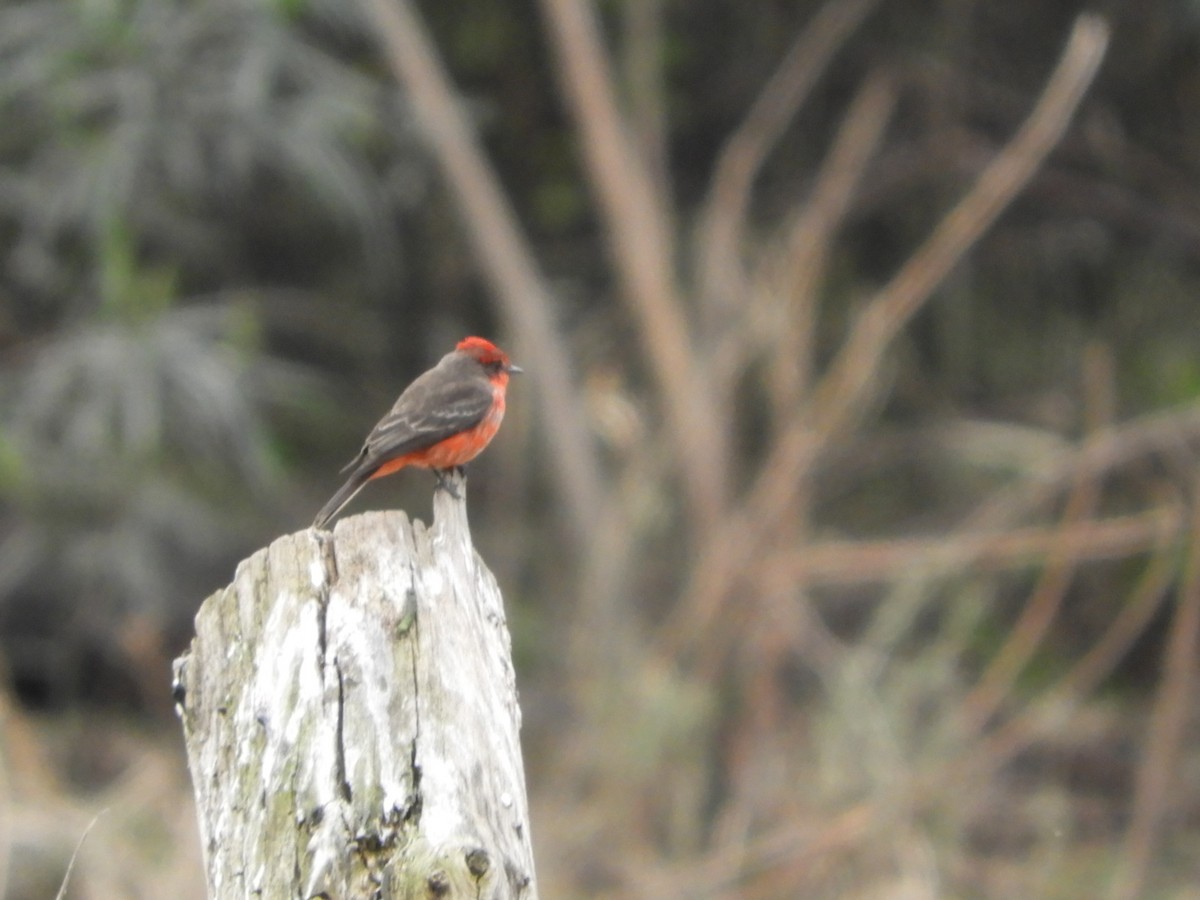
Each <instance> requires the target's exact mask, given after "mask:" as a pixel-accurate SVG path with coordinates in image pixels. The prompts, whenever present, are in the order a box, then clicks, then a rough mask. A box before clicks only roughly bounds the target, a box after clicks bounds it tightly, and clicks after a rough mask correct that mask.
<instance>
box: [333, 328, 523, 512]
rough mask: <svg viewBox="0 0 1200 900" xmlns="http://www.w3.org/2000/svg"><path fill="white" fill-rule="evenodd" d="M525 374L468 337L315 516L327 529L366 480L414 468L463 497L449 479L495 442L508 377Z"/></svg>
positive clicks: (411, 395) (407, 394) (413, 388)
mask: <svg viewBox="0 0 1200 900" xmlns="http://www.w3.org/2000/svg"><path fill="white" fill-rule="evenodd" d="M522 371H523V370H522V369H521V367H520V366H515V365H513V363H512V360H511V359H509V357H508V354H507V353H505V352H504V351H503V350H501V349H500V348H499V347H497V346H496V345H495V344H493V343H492V342H491V341H489V340H487V339H485V338H481V337H474V336H472V337H466V338H463V339H462V340H461V341H459V342H458V344H457V345H455V348H454V349H453V350H452V351H451V352H449V353H447V354H446V355H445V356H443V357H442V358H441V360H439V361H438V364H437V365H436V366H434V367H433V368H432V369H430V370H429V371H427V372H425V373H423V374H421V375H420V376H418V377H417V379H416V380H415V381H413V383H412V384H410V385H409V386H408V387H407V388H405V389H404V391H403V393H401V394H400V398H399V399H398V400H397V401H396V403H395V404H394V405H393V406H392V408H391V410H390V411H389V412H388V413H387V415H385V416H384V417H383V418H382V419H380V420H379V422H378V423H377V424H376V425H375V427H374V428H372V429H371V433H370V434H368V435H367V439H366V441H365V442H364V443H363V446H362V449H361V450H359V451H358V455H357V456H356V457H354V459H352V460H351V461H350V463H349V464H348V465H347V466H345V468H343V469H342V471H343V472H346V471H349V472H350V477H349V478H347V479H346V483H345V484H343V485H342V486H341V487H340V488H339V489H338V491H337V493H335V494H334V495H333V496H332V497H331V498H330V499H329V502H328V503H326V504H325V505H324V506H323V507H321V511H320V512H319V513H317V517H316V519H314V520H313V525H312V527H313V528H315V529H323V528H324V527H325V526H326V525H327V524H328V523H329V521H330V520H331V519H332V518H333V517H334V516H336V515H337V514H338V513H339V512H341V510H342V508H343V507H344V506H345V505H346V504H347V503H349V502H350V501H351V500H352V499H353V498H354V496H355V495H356V494H357V493H358V492H359V491H361V490H362V489H363V487H364V486H365V485H366V483H367V482H368V481H371V480H372V479H375V478H382V477H383V476H384V475H391V474H392V473H393V472H399V471H400V470H401V469H404V468H407V467H409V466H416V467H418V468H422V469H432V470H433V473H434V476H435V477H436V478H437V487H441V488H444V489H445V490H447V491H448V492H449V493H451V494H452V495H453V496H455V497H457V496H458V495H457V492H456V491H455V489H454V486H453V485H451V484H450V483H449V482H448V481H447V480H446V475H447V473H448V472H450V471H453V470H461V469H462V467H463V466H465V465H466V464H467V463H468V462H470V461H471V460H473V459H474V458H475V457H476V456H478V455H479V454H480V453H481V452H482V451H483V449H484V448H485V447H486V446H487V445H488V444H489V443H491V440H492V438H494V437H495V436H496V432H497V431H498V430H499V428H500V423H501V421H502V420H503V419H504V405H505V399H504V395H505V390H506V389H507V388H508V378H509V376H510V375H515V374H518V373H520V372H522Z"/></svg>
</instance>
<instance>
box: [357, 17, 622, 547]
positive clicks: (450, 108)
mask: <svg viewBox="0 0 1200 900" xmlns="http://www.w3.org/2000/svg"><path fill="white" fill-rule="evenodd" d="M367 5H368V7H369V9H370V12H371V14H372V16H373V18H374V21H375V23H376V26H377V28H378V30H379V36H380V39H381V40H382V41H383V44H384V47H385V49H386V50H387V56H388V61H389V63H390V64H391V67H392V71H393V73H394V74H395V76H396V79H397V80H398V81H399V82H400V83H401V84H402V85H403V86H404V88H405V89H406V90H407V91H408V94H409V97H410V98H411V100H412V103H413V107H414V108H415V110H416V112H417V115H418V116H419V117H420V121H421V124H422V126H423V128H424V133H425V136H426V138H427V139H428V141H429V143H430V146H431V149H432V151H433V152H432V155H433V157H434V158H435V159H436V160H437V161H438V162H439V164H440V165H441V167H442V172H443V175H444V176H445V178H446V182H447V184H448V185H449V187H450V190H451V193H452V195H453V197H454V199H455V200H456V201H457V204H458V210H459V213H460V215H461V216H462V221H463V226H464V227H465V229H466V232H467V237H468V239H469V240H470V242H471V245H472V246H473V247H474V248H475V253H476V255H477V257H478V259H479V264H480V268H481V269H482V271H483V274H484V275H485V276H486V277H487V279H488V281H489V282H490V284H491V287H492V289H493V291H494V292H495V295H496V297H497V299H498V300H499V306H500V311H501V313H503V315H504V317H505V319H506V321H507V323H508V326H509V327H510V328H511V329H512V331H513V332H514V333H515V334H516V335H517V337H518V340H519V342H520V343H519V346H518V351H519V353H520V356H521V358H522V360H523V361H525V360H528V362H527V363H526V368H528V369H529V370H530V371H531V374H534V376H535V377H533V378H532V379H531V381H532V382H533V385H534V387H535V390H536V391H537V396H538V402H539V406H540V407H541V411H542V421H543V423H545V424H544V427H543V428H542V435H543V437H544V438H545V440H546V443H547V444H548V446H549V451H550V459H551V465H552V466H553V471H554V473H555V476H556V479H557V482H558V487H559V490H560V492H561V494H562V497H563V499H564V501H565V504H566V507H567V512H568V520H569V521H570V523H571V526H572V530H573V533H574V537H575V538H576V540H577V541H579V542H580V543H585V542H586V541H587V539H588V536H589V535H590V534H591V529H592V526H593V513H594V510H595V509H597V507H598V506H599V503H600V498H601V496H602V489H601V477H600V465H599V460H598V458H597V455H596V450H595V447H594V446H593V444H592V440H591V431H590V430H589V429H588V428H587V425H586V423H585V422H584V421H583V418H582V410H583V408H584V404H583V402H582V400H581V399H580V393H579V390H578V388H577V387H576V385H575V379H574V377H573V374H572V367H571V365H570V362H569V360H568V356H567V347H566V345H565V344H564V342H563V340H562V336H561V335H560V334H559V333H558V331H557V329H556V327H555V324H554V316H553V308H554V303H553V301H552V299H551V297H550V291H549V290H548V288H547V287H546V281H545V278H543V276H542V274H541V272H540V271H539V269H538V265H537V262H536V260H535V259H534V255H533V251H532V250H531V249H530V247H529V243H528V241H527V240H526V239H525V237H524V235H522V233H521V229H520V226H519V224H518V222H517V217H516V214H515V213H514V212H513V210H512V206H511V204H510V203H509V202H508V200H507V199H506V197H505V195H504V192H503V191H502V190H501V188H500V183H499V179H498V178H497V177H496V173H495V171H494V170H493V169H492V167H491V166H490V165H489V163H488V161H487V158H486V156H485V155H484V153H483V150H482V148H481V146H480V144H479V141H478V139H477V137H476V136H475V134H474V131H473V130H472V128H471V125H470V123H469V122H468V120H467V117H466V115H465V114H464V113H463V110H462V105H461V104H460V103H459V102H458V99H457V98H456V97H455V95H454V92H453V90H452V88H451V85H450V80H449V78H448V76H447V75H446V72H445V70H444V68H443V66H442V65H441V63H440V61H439V59H438V56H437V52H436V50H435V49H434V46H433V43H432V41H431V40H430V38H429V35H428V33H427V31H426V29H425V26H424V23H423V22H422V20H421V18H420V15H419V14H418V13H417V12H416V10H415V9H414V8H413V5H412V3H411V2H410V0H368V4H367Z"/></svg>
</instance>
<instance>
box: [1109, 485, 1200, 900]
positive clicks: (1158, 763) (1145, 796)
mask: <svg viewBox="0 0 1200 900" xmlns="http://www.w3.org/2000/svg"><path fill="white" fill-rule="evenodd" d="M1191 499H1192V509H1193V516H1192V523H1191V528H1192V542H1191V546H1190V547H1189V549H1188V558H1187V565H1186V570H1185V572H1184V579H1183V584H1182V585H1180V589H1179V604H1178V606H1177V607H1176V610H1175V616H1174V618H1173V619H1172V622H1171V633H1170V636H1169V638H1168V639H1167V650H1166V660H1165V661H1164V664H1163V679H1162V686H1161V688H1160V689H1159V692H1158V697H1157V698H1156V699H1155V702H1154V709H1153V710H1152V711H1151V713H1150V723H1149V728H1148V729H1147V731H1146V740H1145V743H1144V744H1143V754H1142V759H1141V764H1140V765H1139V766H1138V771H1137V781H1136V784H1135V786H1134V796H1133V817H1132V821H1131V822H1130V825H1129V831H1128V833H1127V834H1126V836H1125V848H1124V852H1123V853H1122V855H1121V868H1120V872H1119V873H1118V876H1117V879H1116V881H1115V882H1114V884H1113V888H1112V891H1111V892H1110V894H1109V896H1110V897H1112V898H1114V900H1133V898H1135V897H1140V896H1142V889H1143V887H1144V885H1145V882H1146V875H1147V872H1148V871H1149V868H1150V860H1151V857H1152V856H1153V855H1154V846H1155V843H1156V842H1157V839H1158V834H1159V830H1160V828H1161V825H1162V820H1163V817H1164V816H1165V814H1166V812H1167V809H1168V807H1170V805H1171V785H1172V781H1173V776H1175V775H1176V774H1177V769H1176V760H1177V759H1178V758H1179V748H1180V745H1181V743H1182V741H1183V735H1184V730H1185V728H1186V726H1187V723H1188V713H1189V711H1190V709H1191V705H1192V704H1191V698H1192V696H1193V694H1194V690H1195V687H1194V686H1195V684H1196V662H1197V659H1198V658H1200V482H1197V484H1196V485H1194V490H1193V492H1192V498H1191Z"/></svg>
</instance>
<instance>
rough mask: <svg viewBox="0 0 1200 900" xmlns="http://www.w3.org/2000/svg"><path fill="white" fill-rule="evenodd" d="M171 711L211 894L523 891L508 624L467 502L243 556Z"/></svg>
mask: <svg viewBox="0 0 1200 900" xmlns="http://www.w3.org/2000/svg"><path fill="white" fill-rule="evenodd" d="M464 489H465V485H462V484H461V483H459V490H460V493H463V492H464ZM176 697H177V700H178V702H179V711H180V715H181V717H182V719H183V725H184V734H185V737H186V739H187V748H188V761H189V765H190V768H191V771H192V778H193V782H194V785H195V791H196V799H197V804H198V807H199V816H200V824H201V834H202V837H203V839H204V841H205V848H204V849H205V857H206V863H207V869H208V879H209V893H210V896H212V897H214V898H234V897H237V898H241V897H248V896H261V897H272V898H273V897H281V898H282V897H304V898H310V897H327V898H331V900H332V898H339V900H340V898H368V897H387V898H391V897H472V898H474V897H481V898H494V900H502V898H518V897H519V898H533V897H536V887H535V883H534V874H533V857H532V852H531V849H530V840H529V821H528V805H527V802H526V795H525V782H524V773H523V770H522V765H521V751H520V744H519V741H518V731H519V727H520V709H519V707H518V705H517V695H516V686H515V680H514V673H513V668H512V662H511V652H510V641H509V635H508V629H507V625H506V623H505V618H504V608H503V602H502V598H501V596H500V591H499V589H498V588H497V586H496V582H495V579H494V578H493V577H492V575H491V573H490V572H489V571H488V570H487V568H486V567H485V566H484V564H483V562H482V561H481V560H480V559H479V557H478V556H477V554H476V553H475V551H474V548H473V547H472V544H471V536H470V532H469V530H468V526H467V518H466V507H465V503H464V502H463V501H460V500H455V499H454V498H452V497H451V496H450V495H448V494H447V493H445V492H441V491H439V492H437V493H436V494H435V498H434V525H433V527H432V528H430V529H426V528H425V526H424V525H423V524H422V523H420V522H413V523H410V522H409V520H408V519H407V517H406V516H405V515H404V514H403V513H399V512H393V513H368V514H365V515H361V516H355V517H352V518H349V519H345V520H343V521H341V522H339V523H338V524H337V526H336V529H335V531H334V532H333V533H332V534H330V533H328V532H324V533H317V532H313V531H306V532H300V533H297V534H293V535H289V536H287V537H283V538H280V539H279V540H277V541H275V542H274V543H273V544H271V546H270V547H268V548H266V549H265V550H261V551H259V552H258V553H256V554H255V555H254V556H252V557H251V558H250V559H248V560H246V561H245V562H243V563H242V564H241V565H240V566H239V567H238V570H237V573H236V575H235V577H234V581H233V583H232V584H231V585H230V586H229V587H228V588H226V589H225V590H223V591H220V592H218V593H217V594H214V595H213V596H212V597H210V598H208V600H206V601H205V603H204V605H203V607H202V608H201V610H200V612H199V614H198V615H197V617H196V638H195V640H194V641H193V642H192V646H191V648H190V649H189V651H188V652H187V653H186V654H185V655H184V656H183V657H181V658H180V659H179V660H178V661H177V662H176Z"/></svg>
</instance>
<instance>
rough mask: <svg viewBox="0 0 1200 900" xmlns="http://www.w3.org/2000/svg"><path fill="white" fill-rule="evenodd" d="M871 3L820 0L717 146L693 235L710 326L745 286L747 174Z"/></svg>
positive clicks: (874, 1)
mask: <svg viewBox="0 0 1200 900" xmlns="http://www.w3.org/2000/svg"><path fill="white" fill-rule="evenodd" d="M878 5H879V0H849V2H846V0H832V2H829V3H826V4H825V5H824V6H822V7H821V9H820V10H819V11H818V12H817V14H816V15H815V16H813V18H812V21H811V22H810V23H809V24H808V26H807V27H806V28H805V29H804V31H802V32H801V33H800V34H799V35H797V37H796V40H795V41H794V42H793V44H792V46H791V47H790V48H789V50H788V52H787V54H786V55H785V56H784V58H783V61H782V62H781V63H780V64H779V68H778V69H777V70H776V71H775V73H774V74H773V75H772V76H771V78H770V80H769V81H768V82H767V84H766V86H765V87H764V88H763V90H762V93H761V94H759V96H758V99H757V100H755V102H754V104H753V105H752V106H751V107H750V111H749V112H748V113H747V114H746V118H745V120H744V121H743V122H742V123H741V125H739V126H738V129H737V131H735V132H734V133H733V135H732V136H731V137H730V138H729V140H728V141H726V142H725V145H724V147H722V148H721V155H720V157H719V158H718V159H717V166H716V170H715V172H714V174H713V184H712V189H711V191H710V194H709V198H708V201H707V202H706V204H705V209H704V211H703V213H702V215H701V225H700V234H699V239H698V241H697V246H698V249H699V252H698V253H697V261H698V262H697V269H698V271H699V274H700V283H701V284H702V285H703V286H704V290H705V307H706V309H705V312H706V314H707V316H708V318H709V319H710V320H713V319H715V320H718V321H717V322H716V323H713V322H710V330H712V328H713V327H714V325H723V324H724V323H723V322H720V321H719V320H721V319H722V318H723V316H720V315H716V314H714V310H713V307H714V306H718V307H725V308H726V309H728V308H729V307H734V306H736V298H737V297H739V296H741V295H743V294H744V293H745V292H746V284H745V281H746V279H745V277H744V274H743V272H742V261H741V253H742V245H743V243H744V235H745V229H746V221H747V218H748V213H749V209H750V197H751V193H752V190H753V186H754V179H755V178H756V177H757V176H758V173H759V171H760V170H761V169H762V165H763V163H764V162H765V161H766V159H767V157H768V155H769V154H770V152H771V150H772V149H773V148H774V147H775V144H776V143H777V142H778V140H779V138H780V137H781V136H782V134H783V132H784V130H785V129H786V128H787V126H788V124H789V123H790V122H791V121H792V119H793V118H794V117H795V115H796V112H797V111H798V110H799V108H800V106H801V105H802V104H803V102H804V99H805V98H806V97H807V96H808V94H809V92H810V91H811V90H812V88H813V85H815V84H816V82H817V79H818V77H819V76H820V75H821V73H822V72H824V71H825V69H826V67H827V66H828V65H829V62H830V60H832V58H833V56H834V54H835V53H837V51H838V50H839V49H840V48H841V47H842V45H843V44H844V43H845V42H846V40H847V39H848V38H849V37H850V35H851V34H853V33H854V30H855V29H856V28H857V27H858V26H859V25H860V24H861V23H862V21H863V19H865V18H866V17H867V15H868V14H869V13H870V12H871V11H872V10H873V9H874V8H875V7H876V6H878Z"/></svg>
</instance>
